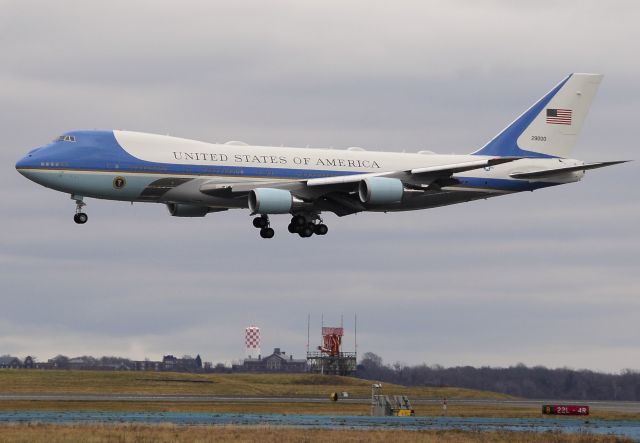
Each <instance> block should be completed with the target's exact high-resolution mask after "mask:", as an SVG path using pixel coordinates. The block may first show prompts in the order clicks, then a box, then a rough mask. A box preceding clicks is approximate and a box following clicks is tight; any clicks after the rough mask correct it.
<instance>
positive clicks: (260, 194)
mask: <svg viewBox="0 0 640 443" xmlns="http://www.w3.org/2000/svg"><path fill="white" fill-rule="evenodd" d="M293 203H294V198H293V195H291V192H289V191H285V190H284V189H273V188H256V189H253V190H251V191H250V192H249V209H250V210H251V212H252V213H253V214H288V213H289V212H291V208H292V207H293Z"/></svg>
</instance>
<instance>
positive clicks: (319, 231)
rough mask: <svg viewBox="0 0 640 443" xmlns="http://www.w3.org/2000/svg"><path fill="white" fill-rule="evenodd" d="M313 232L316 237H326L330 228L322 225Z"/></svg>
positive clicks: (317, 226)
mask: <svg viewBox="0 0 640 443" xmlns="http://www.w3.org/2000/svg"><path fill="white" fill-rule="evenodd" d="M313 232H314V233H315V234H316V235H326V234H327V232H329V228H327V225H325V224H322V223H321V224H319V225H316V226H315V227H314V228H313Z"/></svg>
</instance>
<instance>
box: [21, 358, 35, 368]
mask: <svg viewBox="0 0 640 443" xmlns="http://www.w3.org/2000/svg"><path fill="white" fill-rule="evenodd" d="M22 366H23V367H24V368H25V369H33V368H34V367H35V362H34V361H33V357H31V356H30V355H27V357H26V358H25V359H24V363H23V365H22Z"/></svg>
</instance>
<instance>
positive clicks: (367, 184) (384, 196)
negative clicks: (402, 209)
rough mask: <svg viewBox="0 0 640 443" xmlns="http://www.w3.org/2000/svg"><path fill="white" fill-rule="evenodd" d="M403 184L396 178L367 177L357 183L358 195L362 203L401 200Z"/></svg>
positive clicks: (396, 201) (383, 203)
mask: <svg viewBox="0 0 640 443" xmlns="http://www.w3.org/2000/svg"><path fill="white" fill-rule="evenodd" d="M403 193H404V186H403V185H402V182H401V181H400V180H398V179H397V178H387V177H369V178H365V179H364V180H362V181H361V182H360V184H359V185H358V196H359V197H360V201H361V202H362V203H370V204H372V205H385V204H389V203H398V202H399V201H400V200H402V194H403Z"/></svg>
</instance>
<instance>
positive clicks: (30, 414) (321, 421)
mask: <svg viewBox="0 0 640 443" xmlns="http://www.w3.org/2000/svg"><path fill="white" fill-rule="evenodd" d="M8 422H12V423H34V422H39V423H152V424H158V423H174V424H179V425H266V426H290V427H300V428H320V429H343V428H344V429H403V430H423V429H461V430H470V431H493V430H500V431H523V432H550V431H561V432H567V433H592V434H614V435H620V436H625V437H629V438H632V439H634V440H636V441H640V421H629V420H616V421H613V420H606V421H605V420H588V421H587V420H584V419H571V418H562V419H552V418H488V417H464V418H463V417H366V416H343V415H341V416H327V415H284V414H212V413H204V412H88V411H77V412H74V411H67V412H51V411H15V412H6V411H5V412H0V423H8Z"/></svg>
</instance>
